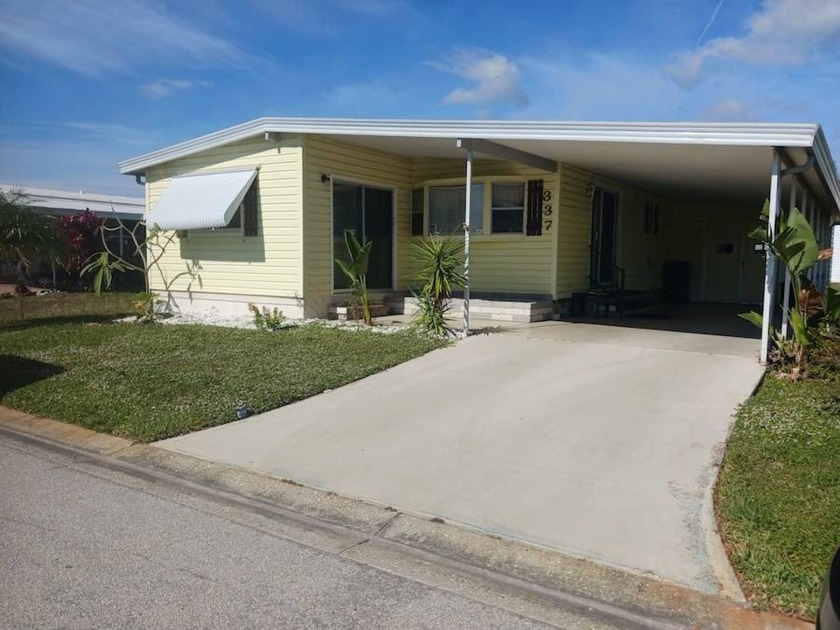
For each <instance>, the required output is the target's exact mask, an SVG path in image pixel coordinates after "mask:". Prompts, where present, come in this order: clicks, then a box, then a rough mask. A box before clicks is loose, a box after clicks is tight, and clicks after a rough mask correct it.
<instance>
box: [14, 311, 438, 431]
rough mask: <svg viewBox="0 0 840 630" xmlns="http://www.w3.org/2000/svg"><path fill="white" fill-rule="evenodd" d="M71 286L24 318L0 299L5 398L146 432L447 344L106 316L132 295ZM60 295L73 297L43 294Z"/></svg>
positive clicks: (261, 407) (227, 412) (216, 420)
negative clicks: (140, 321)
mask: <svg viewBox="0 0 840 630" xmlns="http://www.w3.org/2000/svg"><path fill="white" fill-rule="evenodd" d="M77 296H78V294H76V295H72V294H71V295H70V296H69V299H66V298H61V297H57V296H45V297H36V298H26V299H27V300H28V303H27V311H28V313H30V315H29V317H31V319H29V320H27V321H26V322H24V323H20V322H18V321H16V319H15V315H14V314H13V313H11V312H10V313H5V311H7V310H10V309H13V308H14V304H9V303H10V302H14V300H3V303H2V304H0V383H2V385H0V399H1V400H0V402H2V404H4V405H7V406H10V407H14V408H16V409H20V410H22V411H26V412H29V413H34V414H37V415H42V416H46V417H50V418H54V419H57V420H63V421H65V422H71V423H73V424H79V425H81V426H84V427H87V428H90V429H93V430H96V431H102V432H107V433H112V434H114V435H118V436H121V437H127V438H131V439H135V440H140V441H144V442H150V441H155V440H159V439H163V438H166V437H172V436H175V435H181V434H184V433H188V432H191V431H196V430H199V429H203V428H206V427H211V426H216V425H219V424H224V423H226V422H230V421H232V420H234V419H235V411H234V407H235V406H236V405H237V404H238V403H245V404H247V406H248V407H249V408H250V409H251V410H252V411H254V412H261V411H266V410H268V409H273V408H275V407H279V406H282V405H286V404H289V403H291V402H294V401H297V400H301V399H303V398H306V397H308V396H313V395H315V394H318V393H321V392H323V391H325V390H327V389H334V388H336V387H340V386H342V385H345V384H347V383H350V382H352V381H355V380H358V379H360V378H364V377H366V376H369V375H371V374H374V373H376V372H380V371H382V370H384V369H387V368H389V367H393V366H394V365H397V364H399V363H402V362H404V361H407V360H409V359H412V358H414V357H417V356H420V355H422V354H424V353H426V352H428V351H430V350H433V349H435V348H438V347H441V346H442V345H443V344H444V342H442V341H440V340H438V339H434V338H431V337H428V336H425V335H420V334H418V333H415V332H413V331H410V330H407V331H405V332H398V333H394V334H381V333H375V332H369V331H364V330H362V331H352V330H342V329H338V328H331V327H325V326H320V325H315V324H310V325H304V326H299V327H292V328H286V329H283V330H279V331H276V332H267V331H257V330H243V329H234V328H222V327H214V326H199V325H160V324H135V323H113V322H112V321H111V318H112V317H114V316H116V315H119V314H120V313H130V312H131V308H130V306H129V305H130V299H128V301H126V300H127V298H124V297H123V298H117V297H110V298H109V297H108V296H90V295H86V296H84V297H77ZM100 297H105V298H106V300H105V301H103V302H101V303H97V302H95V300H96V299H98V298H100ZM62 299H66V302H65V304H66V305H72V306H73V308H66V309H64V312H63V313H62V309H61V308H60V307H56V306H55V304H54V303H53V304H49V303H48V302H47V300H52V301H53V302H55V301H60V300H62ZM120 299H122V300H123V302H120V301H119V300H120ZM37 300H44V302H40V303H39V302H37ZM91 304H93V306H91ZM39 309H40V310H39ZM4 315H5V316H4ZM364 404H365V401H363V400H360V401H359V405H360V406H361V407H362V408H364Z"/></svg>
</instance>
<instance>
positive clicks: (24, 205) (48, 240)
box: [0, 188, 66, 318]
mask: <svg viewBox="0 0 840 630" xmlns="http://www.w3.org/2000/svg"><path fill="white" fill-rule="evenodd" d="M65 254H66V242H65V240H64V237H63V235H62V233H61V231H60V229H59V227H58V221H56V219H55V217H52V216H50V215H47V214H41V213H38V212H35V211H34V210H33V209H32V197H31V196H29V195H28V194H27V193H26V192H25V191H24V190H23V189H22V188H14V189H11V190H0V256H6V257H8V258H11V260H12V262H13V263H14V264H15V266H16V268H17V279H16V289H15V293H17V294H18V296H19V297H20V315H21V318H23V299H22V298H23V295H24V294H25V293H28V289H27V287H26V277H27V274H28V272H29V266H30V264H31V261H32V258H33V257H42V258H45V259H47V260H49V261H51V262H55V261H58V260H62V259H63V258H64V256H65Z"/></svg>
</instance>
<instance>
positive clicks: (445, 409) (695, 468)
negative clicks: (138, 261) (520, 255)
mask: <svg viewBox="0 0 840 630" xmlns="http://www.w3.org/2000/svg"><path fill="white" fill-rule="evenodd" d="M756 349H757V343H756V341H755V340H751V339H737V338H731V337H716V336H712V335H698V334H688V333H676V332H665V331H656V330H635V329H628V328H612V327H607V326H597V325H589V324H571V323H559V322H546V323H543V324H538V325H531V326H521V327H517V328H516V329H513V330H509V331H507V332H503V333H498V334H491V335H481V336H475V337H470V338H469V339H467V340H465V341H462V342H460V343H458V344H457V345H456V346H454V347H451V348H446V349H443V350H439V351H436V352H433V353H431V354H429V355H426V356H424V357H421V358H419V359H416V360H414V361H411V362H409V363H406V364H403V365H400V366H398V367H396V368H394V369H391V370H388V371H387V372H384V373H381V374H378V375H375V376H372V377H370V378H367V379H364V380H362V381H359V382H357V383H354V384H351V385H349V386H347V387H343V388H341V389H338V390H334V391H330V392H327V393H325V394H322V395H320V396H316V397H314V398H310V399H308V400H305V401H302V402H300V403H296V404H293V405H289V406H287V407H284V408H281V409H277V410H275V411H271V412H268V413H264V414H261V415H259V416H255V417H253V418H249V419H247V420H245V421H241V422H236V423H232V424H229V425H225V426H222V427H217V428H214V429H209V430H206V431H202V432H199V433H194V434H191V435H187V436H183V437H179V438H174V439H170V440H166V441H163V442H160V443H159V446H162V447H164V448H168V449H171V450H174V451H179V452H182V453H187V454H190V455H194V456H197V457H201V458H205V459H210V460H215V461H220V462H225V463H229V464H234V465H239V466H243V467H246V468H250V469H255V470H259V471H262V472H265V473H269V474H271V475H277V476H280V477H284V478H289V479H293V480H297V481H300V482H302V483H305V484H309V485H312V486H316V487H319V488H325V489H329V490H333V491H335V492H338V493H341V494H345V495H350V496H355V497H361V498H365V499H369V500H372V501H376V502H378V503H382V504H386V505H390V506H393V507H395V508H398V509H401V510H403V511H407V512H415V513H422V514H429V515H435V516H439V517H441V518H443V519H446V520H447V521H454V522H459V523H462V524H464V525H468V526H470V527H474V528H479V529H481V530H486V531H489V532H494V533H498V534H500V535H503V536H507V537H513V538H517V539H520V540H525V541H529V542H532V543H535V544H537V545H541V546H545V547H549V548H552V549H556V550H560V551H564V552H567V553H571V554H574V555H578V556H582V557H586V558H590V559H593V560H596V561H599V562H603V563H607V564H611V565H615V566H619V567H623V568H628V569H631V570H634V571H638V572H645V573H652V574H654V575H657V576H659V577H662V578H664V579H667V580H670V581H673V582H677V583H680V584H684V585H688V586H691V587H694V588H697V589H700V590H703V591H706V592H713V593H721V594H724V595H728V596H732V597H739V596H740V589H739V588H738V585H737V582H736V581H735V579H734V576H733V575H732V571H731V569H730V567H729V563H728V561H727V560H726V556H725V554H724V552H723V549H722V546H721V544H720V541H719V539H718V537H717V534H716V533H715V529H714V527H715V526H714V516H713V513H712V504H711V490H712V486H713V483H714V479H715V476H716V472H717V465H718V463H719V459H720V457H721V455H722V450H723V444H724V442H725V440H726V437H727V435H728V432H729V429H730V427H731V423H732V417H731V414H732V411H733V410H734V409H735V407H736V405H737V404H738V403H739V402H741V401H743V400H744V399H746V398H747V397H748V396H749V395H750V393H751V392H752V390H753V388H754V387H755V386H756V384H757V383H758V381H759V379H760V377H761V374H762V368H761V367H760V366H759V365H758V364H757V363H756V360H755V357H754V354H755V351H756Z"/></svg>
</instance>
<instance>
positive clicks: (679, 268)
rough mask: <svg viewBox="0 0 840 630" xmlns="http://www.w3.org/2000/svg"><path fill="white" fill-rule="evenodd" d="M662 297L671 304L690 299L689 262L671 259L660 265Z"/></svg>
mask: <svg viewBox="0 0 840 630" xmlns="http://www.w3.org/2000/svg"><path fill="white" fill-rule="evenodd" d="M662 299H663V300H664V301H666V302H671V303H672V304H688V302H690V301H691V263H690V262H687V261H683V260H671V261H668V262H666V263H665V265H664V266H663V267H662Z"/></svg>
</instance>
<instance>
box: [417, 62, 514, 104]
mask: <svg viewBox="0 0 840 630" xmlns="http://www.w3.org/2000/svg"><path fill="white" fill-rule="evenodd" d="M431 65H432V66H433V67H434V68H437V69H438V70H442V71H444V72H448V73H450V74H454V75H455V76H458V77H461V78H464V79H468V80H469V81H471V82H473V84H474V85H473V86H472V87H469V88H464V87H461V88H457V89H455V90H452V91H451V92H450V93H449V94H447V95H446V96H445V97H444V98H443V101H442V102H443V103H444V104H445V105H479V106H489V105H494V104H497V103H512V104H514V105H518V106H523V105H527V104H528V96H527V94H526V93H525V90H524V89H523V88H522V85H521V80H520V76H519V67H518V66H517V65H516V64H515V63H513V62H512V61H510V60H509V59H508V58H507V57H505V56H504V55H501V54H499V53H494V52H491V51H489V50H478V49H468V50H460V51H458V52H456V53H454V54H453V55H450V56H449V57H448V58H447V59H445V60H444V61H442V62H432V63H431Z"/></svg>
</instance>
